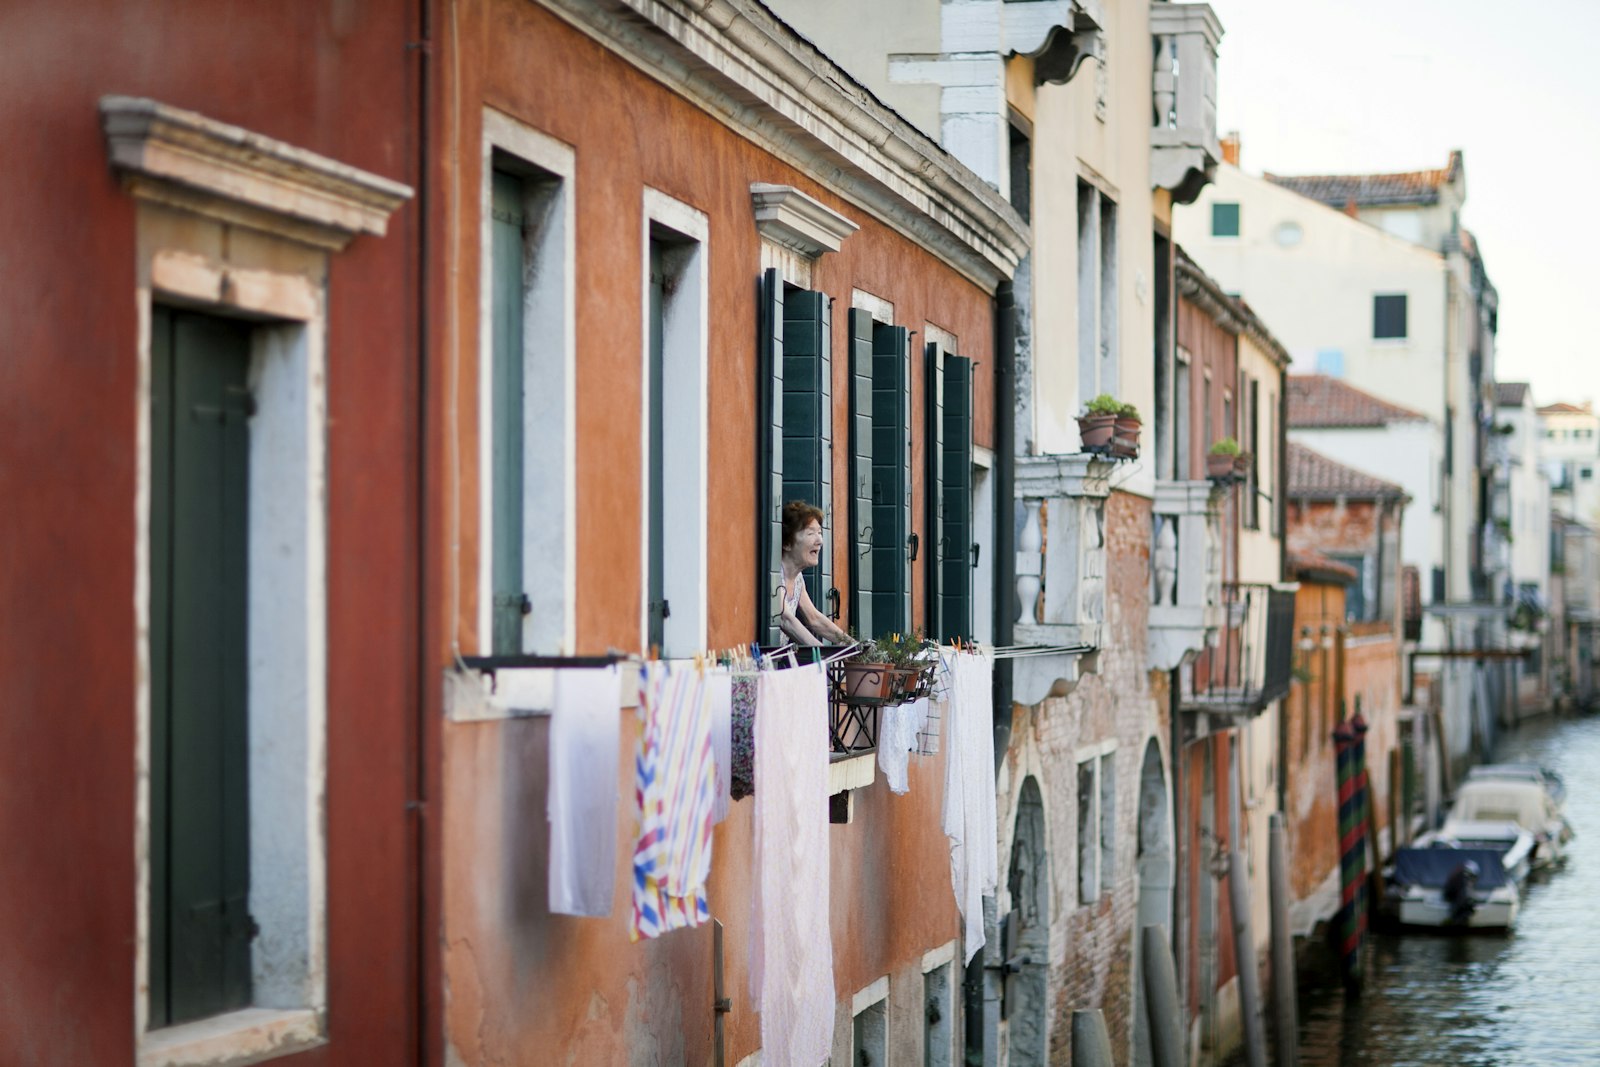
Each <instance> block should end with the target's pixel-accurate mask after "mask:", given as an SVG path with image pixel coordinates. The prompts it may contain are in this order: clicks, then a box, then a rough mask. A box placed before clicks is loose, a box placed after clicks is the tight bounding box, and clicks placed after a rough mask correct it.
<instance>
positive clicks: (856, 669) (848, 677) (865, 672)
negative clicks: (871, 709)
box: [844, 663, 894, 700]
mask: <svg viewBox="0 0 1600 1067" xmlns="http://www.w3.org/2000/svg"><path fill="white" fill-rule="evenodd" d="M893 682H894V668H893V667H891V666H889V665H888V664H887V663H846V664H845V665H844V695H845V696H847V697H857V698H860V699H862V700H882V699H883V698H884V697H886V696H888V695H889V687H890V686H891V685H892V684H893Z"/></svg>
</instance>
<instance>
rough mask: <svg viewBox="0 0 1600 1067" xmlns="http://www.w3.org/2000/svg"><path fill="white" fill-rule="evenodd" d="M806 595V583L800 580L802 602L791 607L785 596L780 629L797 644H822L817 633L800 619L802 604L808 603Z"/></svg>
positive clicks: (779, 616)
mask: <svg viewBox="0 0 1600 1067" xmlns="http://www.w3.org/2000/svg"><path fill="white" fill-rule="evenodd" d="M796 581H800V579H796ZM805 595H806V584H805V582H804V581H800V598H801V599H800V603H799V604H796V605H795V607H794V608H793V609H790V607H789V602H788V598H787V597H786V598H784V601H783V610H782V611H781V612H779V613H778V629H779V630H781V631H783V636H785V637H787V638H788V639H789V640H790V641H793V642H794V643H795V644H797V645H802V646H807V647H809V646H812V645H820V644H821V643H822V642H821V641H818V640H817V638H816V635H814V634H813V633H812V632H811V631H810V630H809V629H807V628H806V625H805V623H803V622H801V621H800V609H801V605H803V604H804V603H806V601H805Z"/></svg>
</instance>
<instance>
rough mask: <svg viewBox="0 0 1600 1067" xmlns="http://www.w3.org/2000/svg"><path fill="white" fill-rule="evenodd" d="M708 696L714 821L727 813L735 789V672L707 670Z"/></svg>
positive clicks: (719, 820)
mask: <svg viewBox="0 0 1600 1067" xmlns="http://www.w3.org/2000/svg"><path fill="white" fill-rule="evenodd" d="M706 699H707V700H709V701H710V702H711V752H712V755H713V757H714V758H715V760H716V768H717V791H716V794H715V796H714V798H713V800H712V805H711V821H712V822H721V821H722V820H723V819H726V818H727V817H728V804H729V800H730V798H731V795H732V789H733V763H732V760H733V675H731V674H729V673H728V672H727V671H709V672H707V674H706Z"/></svg>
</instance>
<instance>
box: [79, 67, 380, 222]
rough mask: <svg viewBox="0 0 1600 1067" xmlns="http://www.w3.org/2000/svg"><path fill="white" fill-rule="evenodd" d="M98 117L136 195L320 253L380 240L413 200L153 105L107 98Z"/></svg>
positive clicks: (375, 181) (313, 157)
mask: <svg viewBox="0 0 1600 1067" xmlns="http://www.w3.org/2000/svg"><path fill="white" fill-rule="evenodd" d="M100 118H101V124H102V126H103V127H104V130H105V136H106V148H107V152H108V154H109V156H110V161H111V166H112V167H113V168H114V169H115V170H117V171H118V172H120V173H121V174H122V177H123V181H124V182H125V183H126V184H127V186H128V188H129V189H130V191H132V192H133V193H134V195H136V196H140V197H144V198H146V199H150V200H155V201H159V202H161V203H166V204H171V205H174V206H176V207H181V208H186V209H188V210H191V211H195V212H198V213H199V214H202V215H207V216H210V217H212V218H216V219H218V220H220V221H223V222H229V223H236V224H238V225H242V226H249V227H252V228H254V229H260V230H265V231H267V232H269V233H277V234H283V235H285V236H288V237H291V238H294V239H296V240H299V241H303V242H305V243H307V244H312V245H316V246H319V247H322V248H330V249H335V250H337V249H340V248H343V247H344V246H345V245H347V244H349V243H350V240H351V239H352V238H354V237H355V236H356V235H357V234H362V233H368V234H375V235H378V236H382V234H383V233H384V230H385V229H386V228H387V226H388V221H389V216H390V215H391V214H392V213H393V212H394V210H395V209H396V208H398V207H399V206H400V205H401V204H403V203H405V201H406V200H408V199H410V197H411V189H410V187H408V186H405V185H402V184H400V183H399V182H395V181H390V180H389V179H388V178H381V177H379V176H378V175H376V174H369V173H367V172H366V171H363V170H357V169H356V168H355V167H351V166H347V165H345V164H343V163H339V162H336V161H334V160H331V159H328V158H327V157H325V156H319V155H317V154H316V153H314V152H308V151H306V150H305V149H303V148H296V147H294V146H293V145H290V144H285V143H284V142H282V141H278V140H274V139H273V138H271V137H265V136H262V135H261V134H258V133H251V132H250V131H249V130H245V129H241V128H240V127H238V126H230V125H228V124H227V123H225V122H218V121H216V120H215V119H209V118H206V117H205V116H204V115H200V114H196V113H195V112H193V111H184V110H182V109H180V108H175V107H169V106H168V105H166V104H162V103H158V102H157V101H154V100H147V99H143V98H141V97H132V96H105V97H102V98H101V99H100Z"/></svg>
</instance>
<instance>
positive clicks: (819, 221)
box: [750, 182, 861, 259]
mask: <svg viewBox="0 0 1600 1067" xmlns="http://www.w3.org/2000/svg"><path fill="white" fill-rule="evenodd" d="M750 200H751V202H752V204H753V205H754V207H755V213H756V230H757V231H758V232H759V233H760V234H761V236H763V237H765V238H767V239H768V240H770V241H775V242H777V243H778V244H780V245H782V246H783V247H785V248H792V249H794V250H795V251H796V252H799V253H800V254H801V255H803V256H808V257H810V258H811V259H816V258H817V257H818V256H820V255H822V254H823V253H824V252H837V251H839V246H840V245H842V244H843V243H844V239H845V238H846V237H849V236H850V235H851V234H853V233H855V232H856V231H857V230H859V229H860V228H861V227H859V226H857V225H856V224H855V223H853V222H851V221H850V220H849V219H847V218H845V217H844V216H843V215H841V214H839V213H838V212H837V211H834V210H833V209H832V208H830V207H828V206H827V205H826V204H823V203H821V202H820V201H818V200H815V199H813V198H812V197H809V196H807V195H806V194H805V193H802V192H801V191H800V190H798V189H796V188H795V187H794V186H792V185H769V184H767V183H766V182H755V183H753V184H752V185H751V186H750Z"/></svg>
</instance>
